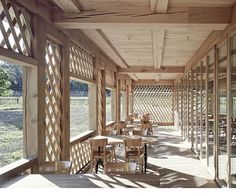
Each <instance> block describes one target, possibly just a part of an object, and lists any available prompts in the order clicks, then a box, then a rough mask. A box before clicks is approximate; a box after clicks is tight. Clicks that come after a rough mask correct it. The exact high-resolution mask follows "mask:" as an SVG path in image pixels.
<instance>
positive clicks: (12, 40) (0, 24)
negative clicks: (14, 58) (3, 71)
mask: <svg viewBox="0 0 236 196" xmlns="http://www.w3.org/2000/svg"><path fill="white" fill-rule="evenodd" d="M0 14H1V18H0V46H1V47H3V48H6V49H8V50H11V51H14V52H17V53H20V54H23V55H26V56H31V42H32V40H33V34H32V30H31V17H30V15H29V13H27V12H26V10H25V9H22V8H21V7H20V6H18V5H16V3H15V1H13V0H12V1H6V0H1V1H0Z"/></svg>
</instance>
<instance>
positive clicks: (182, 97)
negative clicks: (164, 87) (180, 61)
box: [180, 78, 184, 137]
mask: <svg viewBox="0 0 236 196" xmlns="http://www.w3.org/2000/svg"><path fill="white" fill-rule="evenodd" d="M183 90H184V86H183V78H181V106H180V108H181V114H180V116H181V136H182V137H183V136H184V126H183V121H184V119H183V107H184V105H183V100H184V96H183Z"/></svg>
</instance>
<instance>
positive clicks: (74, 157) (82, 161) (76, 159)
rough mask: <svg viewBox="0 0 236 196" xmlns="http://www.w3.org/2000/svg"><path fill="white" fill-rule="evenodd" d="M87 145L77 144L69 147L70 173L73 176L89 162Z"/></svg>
mask: <svg viewBox="0 0 236 196" xmlns="http://www.w3.org/2000/svg"><path fill="white" fill-rule="evenodd" d="M90 152H91V150H90V145H89V143H85V142H84V143H82V142H80V143H77V144H75V145H73V146H71V147H70V161H71V162H72V168H71V173H72V174H75V173H76V172H77V171H79V170H81V169H82V168H83V167H84V166H85V165H86V164H87V163H88V162H89V161H90Z"/></svg>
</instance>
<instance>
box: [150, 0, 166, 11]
mask: <svg viewBox="0 0 236 196" xmlns="http://www.w3.org/2000/svg"><path fill="white" fill-rule="evenodd" d="M168 1H169V0H150V9H151V11H152V12H156V13H166V12H167V9H168Z"/></svg>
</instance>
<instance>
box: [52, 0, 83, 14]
mask: <svg viewBox="0 0 236 196" xmlns="http://www.w3.org/2000/svg"><path fill="white" fill-rule="evenodd" d="M53 1H54V2H55V3H56V4H57V5H58V6H59V7H60V8H61V9H62V10H64V11H65V12H72V13H80V12H81V10H80V9H81V5H80V4H79V2H78V0H66V1H65V0H53Z"/></svg>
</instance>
